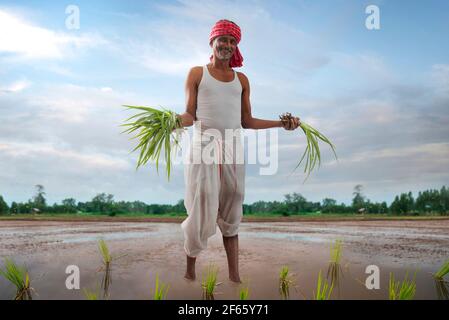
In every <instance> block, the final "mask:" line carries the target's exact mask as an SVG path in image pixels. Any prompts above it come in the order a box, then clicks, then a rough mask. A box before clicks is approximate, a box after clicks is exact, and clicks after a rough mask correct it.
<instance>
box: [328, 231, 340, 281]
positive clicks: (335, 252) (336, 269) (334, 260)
mask: <svg viewBox="0 0 449 320" xmlns="http://www.w3.org/2000/svg"><path fill="white" fill-rule="evenodd" d="M342 243H343V242H342V241H341V240H336V241H335V244H333V245H332V246H331V253H330V261H329V267H328V269H327V276H326V278H327V279H329V278H330V280H331V283H332V284H333V285H334V286H335V287H338V288H340V286H339V285H340V278H341V276H342V275H343V270H342V268H341V263H340V261H341V251H342V250H341V248H342Z"/></svg>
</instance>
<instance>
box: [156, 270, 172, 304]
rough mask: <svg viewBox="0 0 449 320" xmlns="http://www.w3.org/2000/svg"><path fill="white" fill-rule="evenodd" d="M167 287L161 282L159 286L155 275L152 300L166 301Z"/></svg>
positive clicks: (157, 277)
mask: <svg viewBox="0 0 449 320" xmlns="http://www.w3.org/2000/svg"><path fill="white" fill-rule="evenodd" d="M169 287H170V285H168V284H165V283H162V282H161V283H160V284H159V276H158V275H156V284H155V285H154V292H153V300H164V299H166V298H167V293H168V288H169Z"/></svg>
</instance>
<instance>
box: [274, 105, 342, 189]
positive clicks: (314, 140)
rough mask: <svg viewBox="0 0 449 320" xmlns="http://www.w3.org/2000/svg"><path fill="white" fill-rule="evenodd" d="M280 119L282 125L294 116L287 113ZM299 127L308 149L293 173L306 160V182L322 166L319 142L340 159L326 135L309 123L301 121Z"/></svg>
mask: <svg viewBox="0 0 449 320" xmlns="http://www.w3.org/2000/svg"><path fill="white" fill-rule="evenodd" d="M279 118H280V119H281V121H282V123H287V122H289V121H290V120H291V119H293V116H292V115H291V113H289V112H287V113H284V114H282V115H280V116H279ZM299 127H300V128H301V129H302V131H303V132H304V134H305V135H306V139H307V147H306V150H305V151H304V153H303V155H302V157H301V160H300V161H299V163H298V164H297V166H296V167H295V169H293V171H295V170H296V169H297V168H298V167H299V166H300V165H301V163H302V161H303V160H304V158H305V159H306V164H305V167H304V173H307V176H306V179H304V182H305V181H306V180H307V178H308V177H309V175H310V173H311V172H312V170H313V169H314V168H315V166H316V164H318V168H319V167H320V166H321V152H320V148H319V145H318V142H319V140H321V141H323V142H325V143H327V144H328V145H329V146H330V147H331V148H332V151H333V152H334V155H335V159H338V158H337V154H336V153H335V146H334V145H333V144H332V142H331V141H330V140H329V139H328V138H327V137H326V136H325V135H323V134H322V133H321V132H319V131H318V130H317V129H315V128H313V127H312V126H310V125H308V124H307V123H305V122H302V121H301V123H300V125H299ZM304 182H303V183H304Z"/></svg>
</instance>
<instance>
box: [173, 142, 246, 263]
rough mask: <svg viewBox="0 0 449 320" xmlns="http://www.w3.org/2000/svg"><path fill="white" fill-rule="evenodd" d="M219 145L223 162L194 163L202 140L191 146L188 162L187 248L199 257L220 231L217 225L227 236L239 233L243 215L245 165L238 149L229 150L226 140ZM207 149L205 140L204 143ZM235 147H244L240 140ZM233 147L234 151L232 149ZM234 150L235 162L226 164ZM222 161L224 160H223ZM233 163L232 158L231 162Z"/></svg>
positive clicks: (186, 202)
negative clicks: (238, 157)
mask: <svg viewBox="0 0 449 320" xmlns="http://www.w3.org/2000/svg"><path fill="white" fill-rule="evenodd" d="M215 141H216V143H217V144H218V146H217V150H219V152H218V154H217V158H219V159H221V160H222V161H218V162H214V163H211V164H206V163H193V156H192V154H193V153H194V152H196V151H198V150H197V149H198V146H199V144H198V142H197V143H195V142H194V143H193V144H192V146H191V148H190V154H189V158H190V160H191V162H190V163H187V164H185V167H184V179H185V186H186V192H185V198H184V205H185V207H186V210H187V215H188V217H187V218H186V219H185V220H184V221H183V222H182V224H181V228H182V230H183V232H184V239H185V241H184V250H185V252H186V254H187V255H188V256H190V257H196V256H197V255H198V254H199V253H200V252H201V251H202V250H204V249H206V247H207V240H208V239H209V238H210V237H211V236H213V235H214V234H215V233H216V228H217V225H218V227H219V228H220V231H221V233H222V235H223V236H224V237H232V236H235V235H237V233H238V229H239V225H240V222H241V220H242V217H243V200H244V192H245V164H244V161H240V163H239V162H238V161H237V160H236V149H233V148H231V149H229V147H228V146H227V144H226V143H224V142H223V141H222V140H217V139H216V140H215ZM201 146H202V148H204V146H205V144H204V142H203V143H201ZM235 148H240V150H241V151H242V149H241V148H242V147H241V144H240V140H238V141H237V143H236V146H235ZM232 150H233V151H232ZM230 153H231V155H230V157H231V158H232V163H226V162H228V161H226V162H225V160H224V158H225V157H224V156H223V155H226V154H227V155H228V156H229V154H230ZM220 162H221V163H220ZM229 162H230V161H229Z"/></svg>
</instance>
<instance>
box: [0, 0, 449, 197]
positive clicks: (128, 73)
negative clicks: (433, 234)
mask: <svg viewBox="0 0 449 320" xmlns="http://www.w3.org/2000/svg"><path fill="white" fill-rule="evenodd" d="M70 4H74V5H77V6H78V8H79V10H80V28H79V29H77V30H70V29H67V28H66V25H65V21H66V18H67V14H66V13H65V9H66V6H67V5H68V4H66V3H63V2H56V1H53V2H41V1H0V194H1V195H3V197H4V198H5V200H6V201H7V202H8V203H11V201H26V200H27V199H29V198H31V196H32V195H33V192H34V185H35V184H38V183H39V184H43V185H44V186H45V188H46V192H47V198H48V200H49V202H50V203H53V202H60V201H61V200H62V199H64V198H67V197H74V198H76V199H77V200H79V201H86V200H89V199H91V198H92V197H93V196H95V194H97V193H100V192H107V193H112V194H114V195H115V199H117V200H142V201H145V202H148V203H175V202H176V201H177V200H179V199H181V198H183V196H184V179H183V167H182V165H177V166H176V167H175V171H174V175H173V179H172V180H171V181H170V182H167V181H166V179H165V177H164V176H163V175H161V176H157V175H156V173H155V171H154V170H153V169H152V168H145V169H144V170H139V171H137V172H136V171H135V170H134V164H135V161H136V155H135V154H131V155H130V154H129V151H130V150H131V147H132V143H131V142H130V141H129V140H128V138H127V137H126V136H124V135H120V133H119V132H120V130H119V129H118V125H119V124H120V123H121V122H122V121H123V120H124V119H125V118H126V116H127V114H126V113H124V112H123V111H122V110H121V108H120V105H121V104H125V103H126V104H146V105H164V106H166V107H169V108H171V109H172V110H174V111H176V112H183V110H184V108H185V106H184V82H185V77H186V75H187V72H188V70H189V68H190V67H192V66H194V65H204V64H206V63H207V62H208V57H209V54H210V48H209V46H208V35H209V32H210V28H211V26H212V25H213V24H214V22H215V21H217V20H218V19H221V18H227V19H230V20H233V21H235V22H236V23H237V24H239V25H240V27H241V28H242V41H241V43H240V44H239V47H240V50H241V52H242V54H243V57H244V59H245V60H244V66H243V67H242V68H240V70H239V71H242V72H244V73H245V74H246V75H247V76H248V78H249V80H250V83H251V104H252V109H253V115H254V116H256V117H258V118H264V119H276V118H277V116H278V115H279V114H280V113H283V112H286V111H289V112H292V113H294V114H296V115H298V116H299V117H300V118H301V119H302V120H303V121H304V122H307V123H310V124H312V125H314V126H316V127H317V128H318V129H319V130H321V131H322V132H323V133H325V134H326V135H327V136H328V137H329V138H331V140H332V141H333V142H334V143H335V145H336V147H337V154H338V156H339V162H335V161H334V160H333V158H332V154H331V153H330V150H328V148H326V147H324V146H323V150H322V151H323V163H322V166H321V168H320V169H319V171H316V172H315V173H313V174H312V175H311V177H310V178H309V180H308V181H307V182H306V184H302V181H303V178H304V176H303V175H302V172H301V170H299V171H297V173H296V174H295V176H293V177H289V176H288V174H289V173H290V170H291V169H292V168H293V167H294V166H295V162H296V161H297V160H298V159H299V158H300V155H301V154H302V152H303V150H304V148H305V140H304V137H303V136H302V135H301V132H299V131H295V132H287V131H284V130H279V132H278V134H279V145H280V146H281V148H280V151H279V171H278V172H277V174H276V175H274V176H261V175H259V173H258V172H259V171H258V169H259V167H258V166H257V165H248V167H247V168H248V170H247V177H246V200H245V202H246V203H251V202H254V201H257V200H260V199H264V200H281V199H282V198H283V195H284V194H286V193H292V192H298V193H301V194H303V195H304V196H305V197H306V198H307V199H309V200H311V201H321V200H322V199H323V198H325V197H330V198H333V199H336V200H337V201H338V202H345V203H347V204H349V203H350V201H351V198H352V192H353V188H354V186H355V185H356V184H361V185H363V187H364V194H365V195H366V196H367V197H368V198H369V199H371V200H372V201H384V200H385V201H387V202H388V203H390V202H391V201H392V200H393V198H394V196H395V195H397V194H399V193H401V192H408V191H412V192H413V193H414V194H415V196H416V195H417V192H418V191H419V190H424V189H428V188H438V189H439V188H440V187H441V186H442V185H448V181H449V179H448V178H449V170H448V169H449V141H448V140H449V139H448V138H449V129H448V128H449V113H448V108H449V58H448V57H449V48H448V46H449V44H448V42H447V41H445V40H444V39H446V38H447V33H448V31H449V19H448V12H449V2H447V1H443V0H441V1H438V0H433V1H427V2H423V1H355V0H349V1H348V0H344V1H343V0H341V1H339V0H332V1H331V0H328V1H247V2H245V3H243V2H241V1H76V2H73V3H70ZM368 5H377V6H378V7H379V9H380V25H381V28H380V30H368V29H367V28H366V27H365V19H366V18H367V14H366V13H365V8H366V7H367V6H368ZM292 155H293V156H292Z"/></svg>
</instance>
